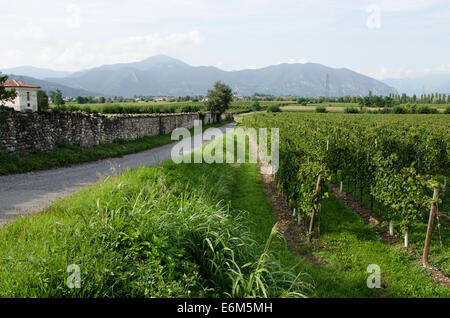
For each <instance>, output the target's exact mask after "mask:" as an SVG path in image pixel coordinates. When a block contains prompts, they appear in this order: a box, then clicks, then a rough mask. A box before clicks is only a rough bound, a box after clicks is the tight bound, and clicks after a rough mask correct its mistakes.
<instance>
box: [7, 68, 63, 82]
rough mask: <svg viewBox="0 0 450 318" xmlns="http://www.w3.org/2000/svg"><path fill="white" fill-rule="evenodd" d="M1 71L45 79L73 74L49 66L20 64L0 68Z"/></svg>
mask: <svg viewBox="0 0 450 318" xmlns="http://www.w3.org/2000/svg"><path fill="white" fill-rule="evenodd" d="M0 72H2V73H5V74H20V75H23V76H29V77H34V78H37V79H45V78H47V77H54V78H60V77H66V76H68V75H70V74H71V72H66V71H54V70H51V69H47V68H38V67H34V66H19V67H13V68H7V69H0Z"/></svg>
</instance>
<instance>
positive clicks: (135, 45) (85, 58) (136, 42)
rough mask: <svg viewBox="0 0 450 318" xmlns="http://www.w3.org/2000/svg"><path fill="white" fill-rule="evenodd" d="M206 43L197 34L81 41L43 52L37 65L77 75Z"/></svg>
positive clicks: (149, 35)
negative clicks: (92, 42)
mask: <svg viewBox="0 0 450 318" xmlns="http://www.w3.org/2000/svg"><path fill="white" fill-rule="evenodd" d="M203 41H204V37H203V36H202V34H201V33H200V32H199V31H197V30H194V31H190V32H187V33H172V34H168V35H161V34H147V35H140V36H129V37H120V38H114V39H111V40H109V41H106V42H103V43H96V44H90V45H88V44H86V43H84V42H82V41H78V42H74V43H71V44H70V45H69V46H67V47H65V48H61V47H58V46H46V47H44V48H42V49H41V50H40V54H39V55H38V61H37V64H39V65H51V67H52V68H54V69H64V70H70V71H74V70H79V69H82V68H89V67H94V66H99V65H102V64H111V63H125V62H132V61H138V60H142V59H145V58H147V57H149V56H151V55H155V54H168V55H172V56H179V55H180V51H186V50H188V49H189V48H190V47H193V46H197V45H200V44H202V43H203Z"/></svg>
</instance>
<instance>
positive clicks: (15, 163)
mask: <svg viewBox="0 0 450 318" xmlns="http://www.w3.org/2000/svg"><path fill="white" fill-rule="evenodd" d="M229 122H230V121H224V122H221V123H216V124H212V125H207V126H204V127H203V130H205V129H207V128H211V127H220V126H223V125H225V124H227V123H229ZM190 131H191V134H192V133H193V131H194V130H193V129H191V130H190ZM171 142H173V141H172V140H171V134H166V135H160V136H151V137H143V138H139V139H136V140H131V141H130V140H117V141H115V142H113V143H110V144H105V145H99V146H94V147H80V146H75V145H61V146H59V147H57V148H56V149H54V150H52V151H49V152H40V153H34V154H30V155H27V156H20V155H10V154H4V153H1V152H0V175H6V174H13V173H25V172H31V171H36V170H43V169H50V168H55V167H67V166H70V165H73V164H77V163H83V162H89V161H95V160H100V159H106V158H113V157H119V156H123V155H126V154H130V153H136V152H139V151H144V150H148V149H151V148H155V147H159V146H163V145H167V144H169V143H171Z"/></svg>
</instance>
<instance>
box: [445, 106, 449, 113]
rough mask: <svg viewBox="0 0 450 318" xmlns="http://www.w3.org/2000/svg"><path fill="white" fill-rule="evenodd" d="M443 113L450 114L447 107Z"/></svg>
mask: <svg viewBox="0 0 450 318" xmlns="http://www.w3.org/2000/svg"><path fill="white" fill-rule="evenodd" d="M445 113H446V114H450V106H447V108H446V109H445Z"/></svg>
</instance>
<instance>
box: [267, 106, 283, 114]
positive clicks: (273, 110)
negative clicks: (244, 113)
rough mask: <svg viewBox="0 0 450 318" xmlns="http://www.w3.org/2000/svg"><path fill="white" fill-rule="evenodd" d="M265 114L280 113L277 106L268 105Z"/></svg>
mask: <svg viewBox="0 0 450 318" xmlns="http://www.w3.org/2000/svg"><path fill="white" fill-rule="evenodd" d="M267 112H269V113H279V112H281V109H280V106H279V105H270V106H269V107H267Z"/></svg>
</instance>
